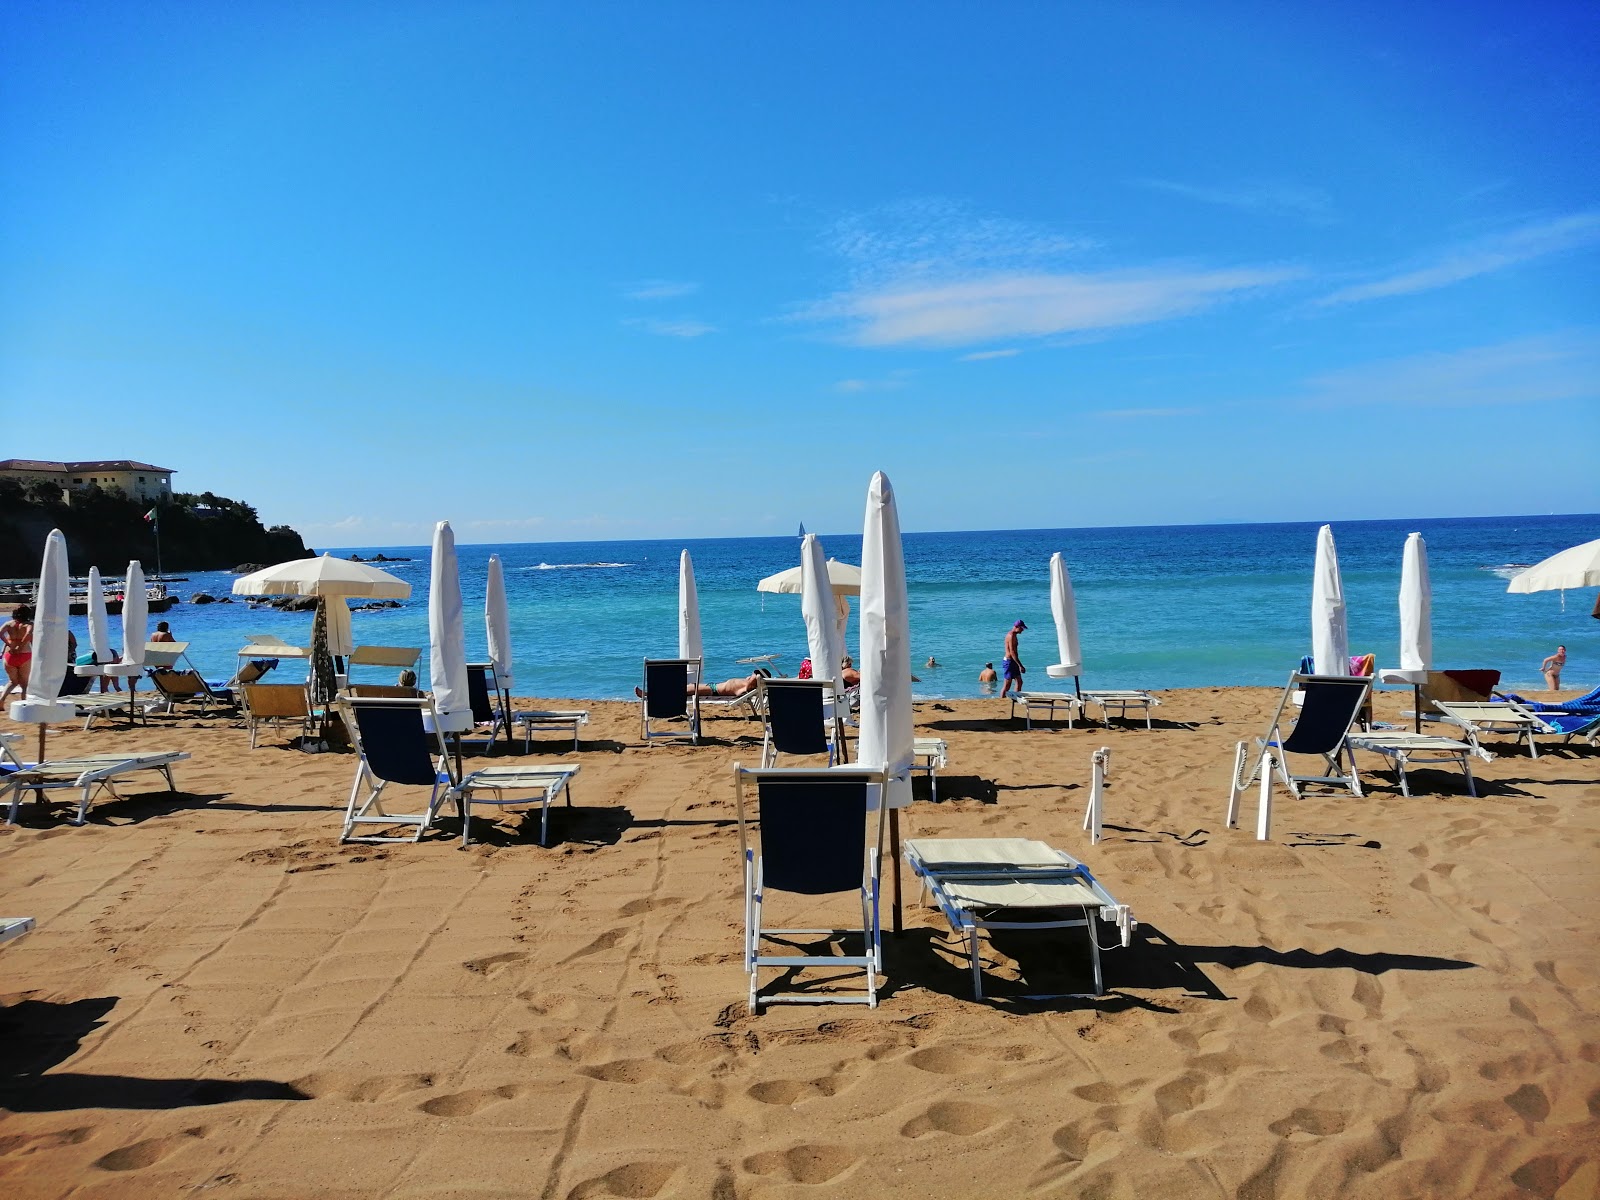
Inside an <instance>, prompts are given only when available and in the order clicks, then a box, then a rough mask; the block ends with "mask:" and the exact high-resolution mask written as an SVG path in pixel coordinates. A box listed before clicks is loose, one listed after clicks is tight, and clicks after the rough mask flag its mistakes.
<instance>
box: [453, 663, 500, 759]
mask: <svg viewBox="0 0 1600 1200" xmlns="http://www.w3.org/2000/svg"><path fill="white" fill-rule="evenodd" d="M467 699H468V702H469V703H470V704H471V705H472V720H473V723H474V724H475V725H476V726H477V729H476V730H475V731H474V732H473V733H472V735H471V736H470V737H468V736H463V737H462V739H461V740H462V741H463V742H483V743H484V746H485V748H486V749H487V751H488V752H489V753H490V754H493V753H494V744H495V739H496V738H497V737H498V736H499V735H500V733H501V731H502V730H503V731H504V732H505V735H506V745H507V746H510V745H511V722H510V720H509V719H508V718H509V714H510V712H511V693H510V692H509V691H507V690H506V688H505V685H504V684H502V683H501V682H500V675H499V673H498V672H497V671H496V670H495V669H494V664H493V663H486V662H482V663H468V664H467ZM485 726H487V727H488V732H487V733H485V732H484V727H485Z"/></svg>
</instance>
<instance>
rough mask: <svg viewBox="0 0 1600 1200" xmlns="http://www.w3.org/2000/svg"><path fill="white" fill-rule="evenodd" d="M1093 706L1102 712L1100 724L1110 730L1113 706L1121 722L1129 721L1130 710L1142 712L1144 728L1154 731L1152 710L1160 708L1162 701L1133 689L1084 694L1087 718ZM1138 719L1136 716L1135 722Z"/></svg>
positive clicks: (1084, 711) (1084, 707)
mask: <svg viewBox="0 0 1600 1200" xmlns="http://www.w3.org/2000/svg"><path fill="white" fill-rule="evenodd" d="M1091 704H1092V705H1094V706H1095V707H1096V708H1098V709H1099V710H1100V724H1102V725H1104V726H1106V727H1107V728H1108V729H1109V728H1110V727H1111V709H1112V707H1113V706H1115V707H1116V710H1117V720H1119V721H1126V720H1127V719H1128V709H1130V708H1137V709H1139V710H1141V712H1142V713H1143V716H1144V727H1145V728H1146V729H1153V728H1154V726H1153V725H1152V724H1151V721H1150V710H1151V709H1152V708H1156V707H1158V706H1159V705H1160V704H1161V699H1160V697H1158V696H1153V695H1151V694H1150V693H1149V692H1141V691H1137V690H1133V689H1122V690H1114V691H1106V690H1100V691H1092V692H1084V693H1083V697H1082V704H1081V707H1082V710H1083V713H1084V716H1085V718H1087V716H1088V709H1089V706H1090V705H1091ZM1137 719H1138V718H1137V715H1136V716H1135V720H1137Z"/></svg>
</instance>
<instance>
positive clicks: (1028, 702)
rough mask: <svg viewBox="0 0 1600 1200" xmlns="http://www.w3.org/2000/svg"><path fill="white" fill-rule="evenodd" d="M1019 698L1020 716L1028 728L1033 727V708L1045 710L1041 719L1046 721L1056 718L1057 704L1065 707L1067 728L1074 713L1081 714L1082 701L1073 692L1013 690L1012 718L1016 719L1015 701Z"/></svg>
mask: <svg viewBox="0 0 1600 1200" xmlns="http://www.w3.org/2000/svg"><path fill="white" fill-rule="evenodd" d="M1019 700H1020V701H1021V702H1022V718H1023V720H1024V721H1025V722H1026V723H1027V727H1028V728H1029V729H1032V728H1033V710H1034V709H1036V708H1042V709H1044V710H1045V715H1044V717H1043V718H1042V719H1043V720H1046V721H1054V720H1055V719H1056V706H1057V705H1059V706H1061V707H1062V708H1065V709H1066V710H1067V728H1068V729H1071V728H1072V719H1073V716H1074V714H1079V715H1081V714H1082V712H1083V701H1082V700H1081V699H1079V698H1078V696H1077V694H1076V693H1073V692H1013V693H1012V695H1011V719H1012V720H1016V716H1017V702H1018V701H1019Z"/></svg>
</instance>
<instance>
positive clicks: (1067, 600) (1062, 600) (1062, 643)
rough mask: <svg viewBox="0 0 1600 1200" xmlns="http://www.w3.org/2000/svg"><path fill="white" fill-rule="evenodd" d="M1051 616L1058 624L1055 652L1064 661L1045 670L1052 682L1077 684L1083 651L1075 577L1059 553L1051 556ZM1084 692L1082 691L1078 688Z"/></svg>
mask: <svg viewBox="0 0 1600 1200" xmlns="http://www.w3.org/2000/svg"><path fill="white" fill-rule="evenodd" d="M1050 614H1051V615H1052V616H1053V617H1055V621H1056V652H1057V653H1058V654H1059V655H1060V656H1061V661H1060V662H1058V663H1052V664H1051V665H1050V666H1048V667H1046V668H1045V669H1044V673H1045V674H1046V675H1048V676H1050V678H1051V679H1065V678H1067V677H1068V676H1069V675H1070V676H1071V677H1072V678H1073V680H1074V681H1076V680H1077V678H1078V676H1079V675H1080V674H1082V672H1083V651H1082V649H1081V648H1080V646H1079V644H1078V600H1077V597H1075V596H1074V595H1073V594H1072V576H1071V575H1069V574H1067V563H1066V560H1065V559H1064V558H1062V557H1061V553H1060V551H1057V552H1056V553H1054V554H1052V555H1051V556H1050ZM1079 691H1082V688H1081V687H1080V688H1079Z"/></svg>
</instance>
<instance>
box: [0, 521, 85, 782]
mask: <svg viewBox="0 0 1600 1200" xmlns="http://www.w3.org/2000/svg"><path fill="white" fill-rule="evenodd" d="M68 590H69V584H68V576H67V539H66V537H65V535H64V534H62V532H61V531H60V530H59V529H52V530H51V531H50V536H49V537H47V538H45V540H44V558H43V560H42V562H41V563H40V565H39V590H38V593H37V594H36V596H35V597H34V604H33V664H32V670H31V671H30V672H29V673H28V687H27V690H26V691H25V692H24V693H23V697H22V699H21V700H13V701H12V702H11V719H12V720H13V721H24V722H27V723H29V724H33V725H37V726H38V727H39V761H40V762H43V761H44V759H45V754H44V734H45V726H46V725H49V724H50V723H51V722H52V721H70V720H72V718H73V717H74V716H76V715H77V711H78V710H77V709H76V708H74V707H73V706H72V705H70V704H62V703H61V681H62V680H63V679H65V678H66V677H67V608H68V605H69V604H70V603H71V600H70V598H69V596H68Z"/></svg>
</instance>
